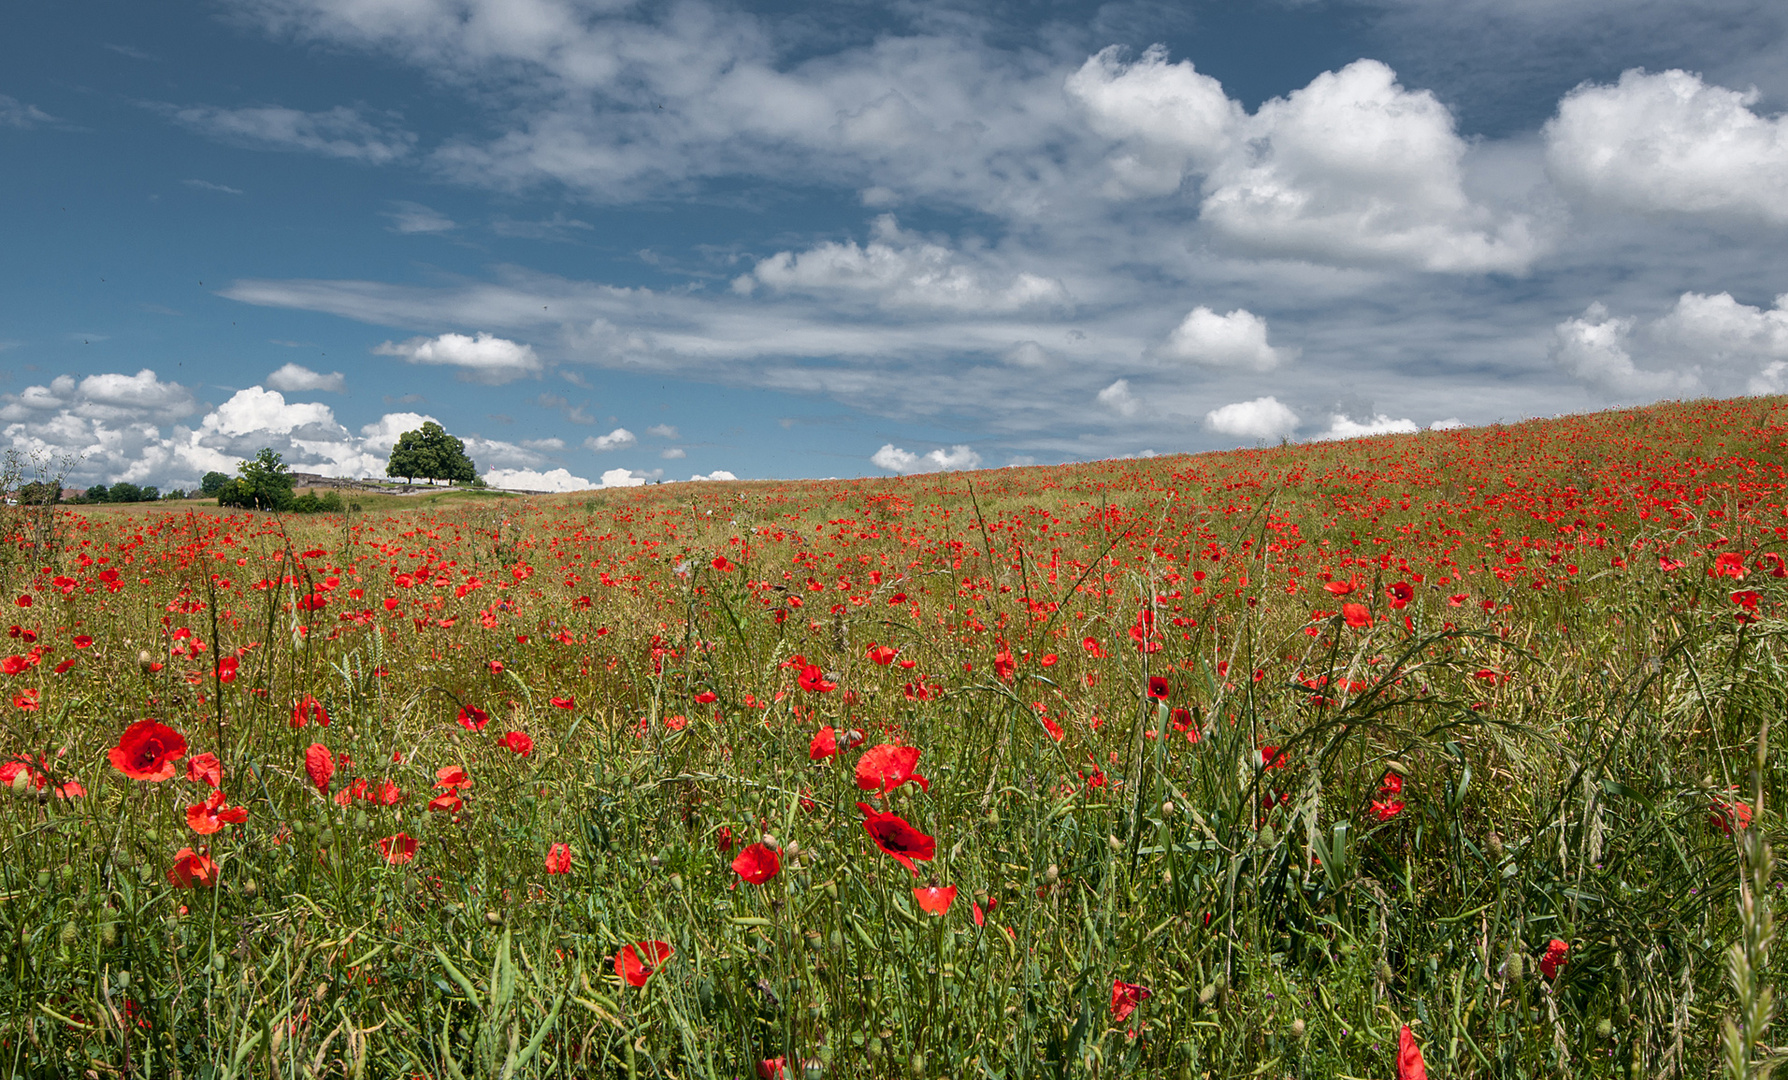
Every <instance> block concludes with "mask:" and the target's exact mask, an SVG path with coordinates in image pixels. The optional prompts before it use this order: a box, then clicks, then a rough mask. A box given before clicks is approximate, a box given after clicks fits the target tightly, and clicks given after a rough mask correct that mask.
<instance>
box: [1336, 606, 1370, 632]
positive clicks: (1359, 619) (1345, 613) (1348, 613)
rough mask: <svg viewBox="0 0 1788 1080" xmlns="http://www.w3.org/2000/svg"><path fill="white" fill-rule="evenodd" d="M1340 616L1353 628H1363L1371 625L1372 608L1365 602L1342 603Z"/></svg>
mask: <svg viewBox="0 0 1788 1080" xmlns="http://www.w3.org/2000/svg"><path fill="white" fill-rule="evenodd" d="M1341 617H1342V618H1343V619H1345V620H1347V625H1349V626H1351V627H1353V628H1354V629H1355V630H1364V629H1365V628H1366V627H1368V626H1371V625H1372V609H1371V608H1368V607H1367V606H1366V605H1365V604H1342V605H1341Z"/></svg>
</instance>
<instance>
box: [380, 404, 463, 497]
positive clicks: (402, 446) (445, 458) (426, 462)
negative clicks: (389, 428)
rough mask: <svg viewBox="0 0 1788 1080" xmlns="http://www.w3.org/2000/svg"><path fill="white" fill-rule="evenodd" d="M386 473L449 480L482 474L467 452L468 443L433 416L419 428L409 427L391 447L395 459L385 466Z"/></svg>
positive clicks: (458, 481)
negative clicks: (447, 429)
mask: <svg viewBox="0 0 1788 1080" xmlns="http://www.w3.org/2000/svg"><path fill="white" fill-rule="evenodd" d="M385 475H386V476H401V477H403V478H404V479H405V480H406V481H409V480H414V479H416V478H417V477H422V478H423V479H425V480H449V481H453V482H455V483H471V482H473V481H475V480H477V478H478V468H477V466H476V465H474V464H473V462H472V459H471V458H469V457H467V456H466V444H465V443H464V442H463V441H462V440H460V439H458V438H455V437H454V436H452V435H449V434H447V431H446V429H445V428H443V427H441V425H439V424H437V423H435V422H434V421H433V420H427V421H424V422H423V424H422V426H421V427H420V428H417V429H416V430H415V431H406V432H404V433H403V434H402V435H399V436H398V438H397V444H396V445H395V446H393V447H392V448H391V460H390V462H389V463H387V464H386V466H385Z"/></svg>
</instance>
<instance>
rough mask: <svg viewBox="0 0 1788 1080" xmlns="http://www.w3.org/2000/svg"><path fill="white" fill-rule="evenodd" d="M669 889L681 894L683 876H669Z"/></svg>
mask: <svg viewBox="0 0 1788 1080" xmlns="http://www.w3.org/2000/svg"><path fill="white" fill-rule="evenodd" d="M670 887H671V888H672V889H673V890H675V891H677V892H682V891H683V875H682V874H672V875H671V876H670Z"/></svg>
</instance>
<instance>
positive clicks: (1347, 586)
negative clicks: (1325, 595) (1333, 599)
mask: <svg viewBox="0 0 1788 1080" xmlns="http://www.w3.org/2000/svg"><path fill="white" fill-rule="evenodd" d="M1322 587H1323V588H1325V589H1327V590H1328V591H1329V592H1330V593H1331V594H1333V595H1335V596H1346V595H1347V594H1348V593H1350V592H1352V591H1353V590H1354V589H1356V588H1358V587H1359V582H1357V581H1325V582H1323V583H1322Z"/></svg>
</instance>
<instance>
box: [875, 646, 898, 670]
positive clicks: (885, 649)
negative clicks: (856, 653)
mask: <svg viewBox="0 0 1788 1080" xmlns="http://www.w3.org/2000/svg"><path fill="white" fill-rule="evenodd" d="M899 655H900V652H899V650H897V649H894V648H892V647H890V646H887V645H877V644H876V643H875V642H873V641H872V642H870V643H869V659H871V660H873V661H874V662H875V663H877V664H880V665H881V666H882V667H887V666H888V665H889V664H892V663H893V662H894V658H895V657H896V656H899Z"/></svg>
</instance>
